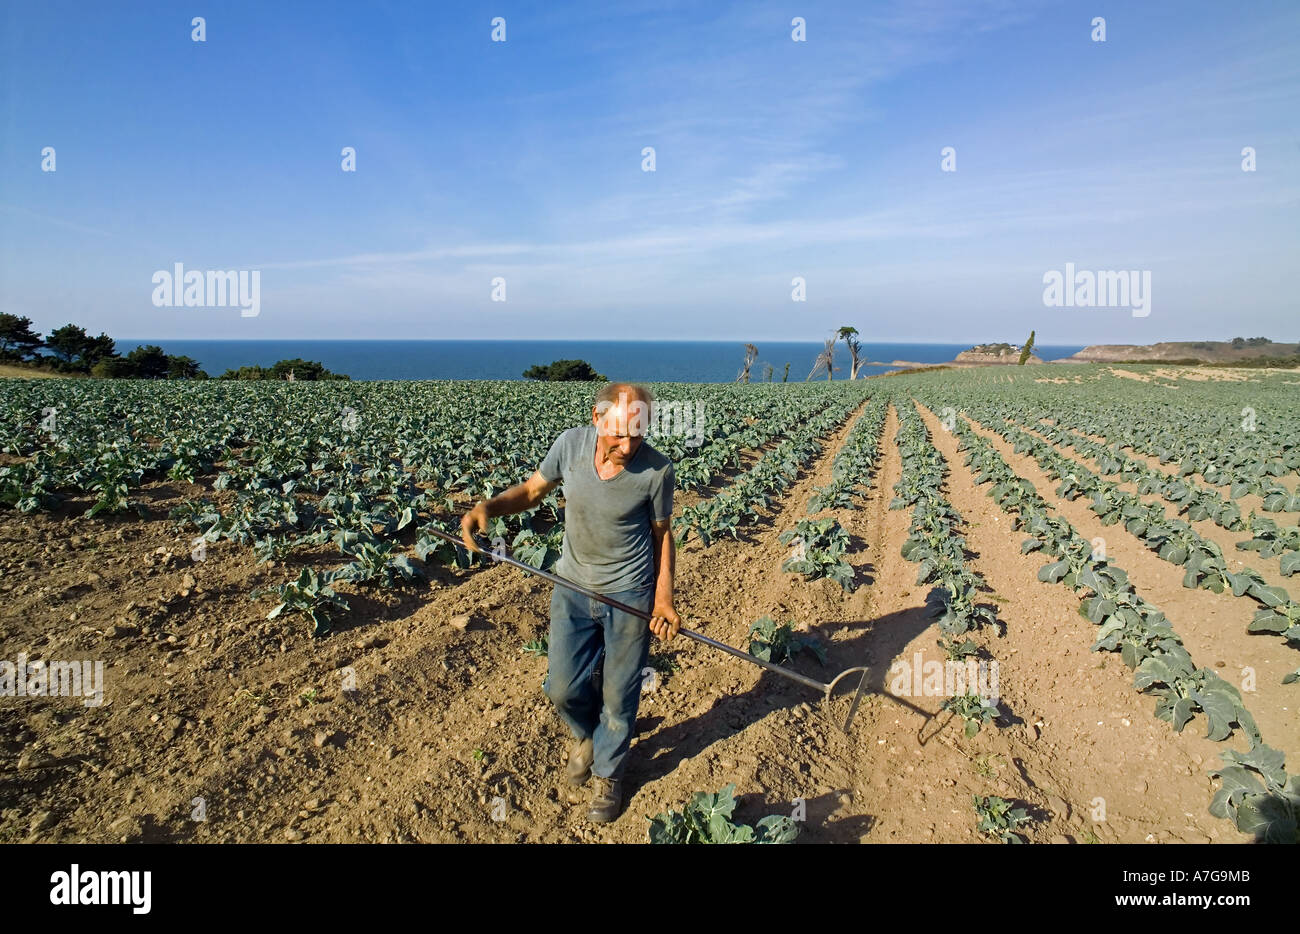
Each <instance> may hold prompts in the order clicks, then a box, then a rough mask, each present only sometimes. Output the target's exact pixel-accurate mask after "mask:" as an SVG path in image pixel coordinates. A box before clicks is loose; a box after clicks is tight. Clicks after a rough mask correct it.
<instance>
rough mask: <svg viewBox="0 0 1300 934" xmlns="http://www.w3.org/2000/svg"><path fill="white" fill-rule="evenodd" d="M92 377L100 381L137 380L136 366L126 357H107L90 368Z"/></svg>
mask: <svg viewBox="0 0 1300 934" xmlns="http://www.w3.org/2000/svg"><path fill="white" fill-rule="evenodd" d="M90 375H91V376H94V377H97V378H99V379H135V378H136V376H138V375H139V374H138V372H137V371H136V367H135V364H134V363H132V362H131V361H130V360H128V359H126V358H125V357H105V358H104V359H103V360H100V361H99V362H98V363H96V364H95V365H94V366H92V367H91V368H90Z"/></svg>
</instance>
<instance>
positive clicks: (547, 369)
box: [524, 360, 606, 383]
mask: <svg viewBox="0 0 1300 934" xmlns="http://www.w3.org/2000/svg"><path fill="white" fill-rule="evenodd" d="M524 379H539V380H545V381H546V382H549V383H556V382H573V381H578V380H583V381H596V382H605V381H606V377H604V376H602V375H601V374H599V373H597V372H596V371H595V370H594V369H592V366H591V364H590V363H588V362H587V361H586V360H556V361H554V362H553V363H549V364H547V365H545V366H542V365H540V364H539V365H536V366H530V367H529V368H528V369H526V370H524Z"/></svg>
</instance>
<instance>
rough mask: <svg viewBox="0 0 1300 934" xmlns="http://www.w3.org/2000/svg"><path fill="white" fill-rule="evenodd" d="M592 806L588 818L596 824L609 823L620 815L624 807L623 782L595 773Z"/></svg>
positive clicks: (588, 811)
mask: <svg viewBox="0 0 1300 934" xmlns="http://www.w3.org/2000/svg"><path fill="white" fill-rule="evenodd" d="M592 778H593V779H594V781H593V782H592V794H591V807H590V808H588V809H587V820H589V821H591V822H592V823H595V824H608V823H609V822H610V821H612V820H614V818H616V817H618V812H619V811H621V810H622V808H623V782H622V781H621V780H619V779H617V778H602V777H601V776H599V775H593V776H592Z"/></svg>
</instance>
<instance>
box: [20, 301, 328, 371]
mask: <svg viewBox="0 0 1300 934" xmlns="http://www.w3.org/2000/svg"><path fill="white" fill-rule="evenodd" d="M0 362H2V363H12V364H18V365H20V366H27V367H32V368H34V369H41V370H46V371H50V372H54V373H65V374H67V375H69V376H92V377H96V378H100V379H208V378H209V376H208V374H207V373H206V372H204V371H203V370H202V369H200V367H199V363H198V361H197V360H195V359H194V358H193V357H187V356H185V355H183V354H169V353H167V352H166V351H164V350H163V349H162V348H161V347H159V346H158V345H157V344H146V345H141V346H138V347H136V348H135V349H134V350H132V351H131V352H130V353H127V354H126V355H123V354H121V353H120V352H118V349H117V342H116V341H114V340H113V338H111V337H109V336H108V335H107V334H104V333H102V332H101V333H100V334H99V335H98V336H96V337H92V336H91V335H89V334H87V333H86V329H85V328H82V327H79V326H78V325H75V324H65V325H64V326H63V327H61V328H55V329H54V330H52V331H50V332H49V333H48V334H46V335H45V336H43V337H42V336H41V335H40V334H39V333H37V332H36V331H33V330H32V319H31V318H26V317H19V316H18V315H13V314H8V313H3V314H0ZM218 378H219V379H240V380H267V379H288V380H306V381H314V380H327V379H348V378H349V377H347V376H345V375H343V374H340V373H331V372H330V371H329V370H328V369H326V368H325V367H324V365H322V364H320V363H318V362H316V361H315V360H302V359H298V358H295V359H293V360H281V361H279V362H278V363H276V364H274V365H272V366H269V367H263V366H241V367H239V368H238V369H229V370H226V372H225V373H222V374H221V376H220V377H218Z"/></svg>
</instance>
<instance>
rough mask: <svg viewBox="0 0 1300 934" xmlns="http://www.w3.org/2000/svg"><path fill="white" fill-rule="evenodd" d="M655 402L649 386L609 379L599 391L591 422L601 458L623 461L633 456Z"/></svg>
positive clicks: (644, 431)
mask: <svg viewBox="0 0 1300 934" xmlns="http://www.w3.org/2000/svg"><path fill="white" fill-rule="evenodd" d="M653 404H654V396H652V395H651V394H650V390H649V389H646V388H645V387H644V386H638V385H636V384H634V383H608V384H607V385H605V386H604V387H602V388H601V390H600V392H598V393H596V400H595V403H594V404H593V405H592V407H591V423H592V424H593V425H595V426H596V447H597V451H598V452H599V453H600V455H601V460H609V461H612V462H614V463H615V464H619V465H624V464H626V463H627V462H628V461H630V460H631V459H632V458H633V456H634V455H635V454H636V452H637V448H639V447H641V442H642V441H643V440H644V439H645V434H646V431H647V430H648V429H649V427H650V407H651V406H652V405H653Z"/></svg>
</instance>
